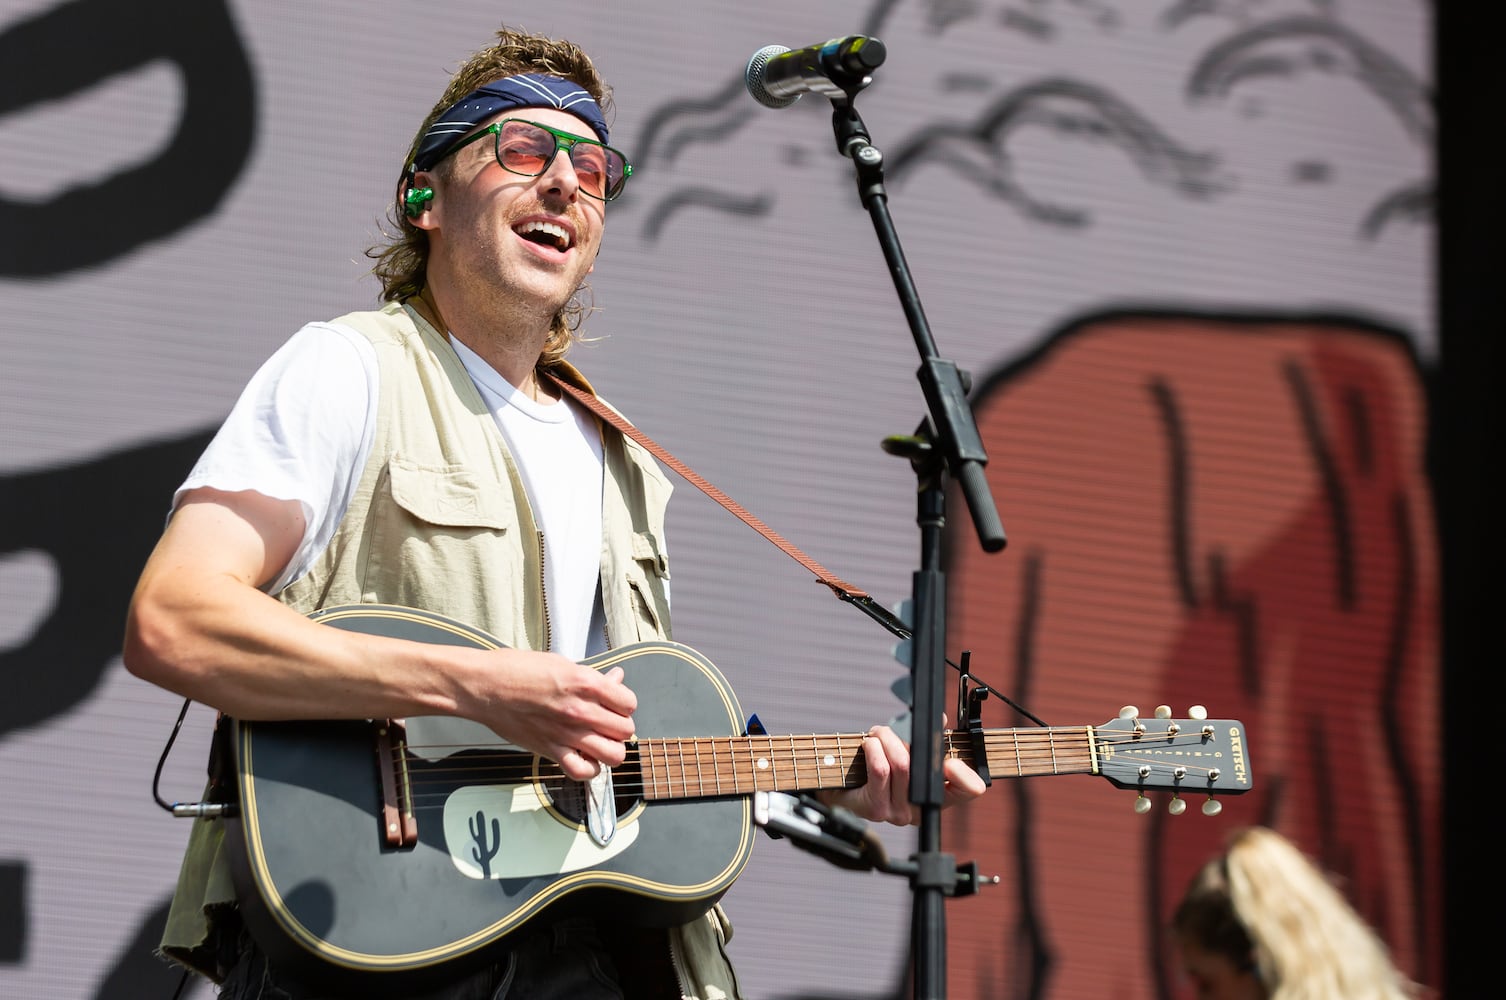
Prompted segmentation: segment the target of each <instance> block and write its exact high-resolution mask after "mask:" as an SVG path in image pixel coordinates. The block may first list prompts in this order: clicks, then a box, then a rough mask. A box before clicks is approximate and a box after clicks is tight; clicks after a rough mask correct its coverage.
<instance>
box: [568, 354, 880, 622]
mask: <svg viewBox="0 0 1506 1000" xmlns="http://www.w3.org/2000/svg"><path fill="white" fill-rule="evenodd" d="M539 375H540V376H543V377H547V378H548V379H549V381H550V382H552V383H553V384H554V385H555V386H557V387H558V388H559V390H560V391H561V392H564V393H566V394H567V395H569V397H570V398H571V399H573V400H575V401H576V402H577V403H579V404H580V405H581V406H584V407H585V408H586V409H588V410H590V411H591V412H592V413H594V414H596V415H597V416H598V417H600V418H601V419H603V420H605V421H606V422H607V423H609V424H611V425H612V426H613V427H615V428H617V429H618V430H619V431H621V432H622V433H623V434H625V435H627V436H628V437H630V438H632V439H633V440H634V441H637V442H638V443H639V444H641V445H643V447H645V448H647V449H648V451H649V454H651V455H653V456H654V457H655V458H657V459H658V460H659V461H661V462H663V463H664V464H665V465H667V466H669V467H670V468H671V469H673V470H674V471H675V472H677V473H679V474H680V475H681V476H684V477H685V479H686V480H687V481H688V482H690V484H691V485H693V486H695V487H696V488H697V489H699V490H700V491H701V492H702V493H704V494H706V495H707V496H708V497H710V498H711V499H713V500H715V501H716V502H717V503H719V504H721V505H722V506H723V507H725V508H727V509H728V510H730V511H731V512H732V513H734V514H736V515H737V516H738V517H739V518H741V519H742V521H743V523H745V524H747V525H748V527H750V528H752V529H753V530H754V531H756V532H758V533H759V534H760V535H762V536H763V537H765V538H767V539H768V540H769V541H771V542H773V543H774V544H775V545H777V546H779V548H780V549H781V550H782V551H783V552H784V553H785V554H786V555H788V556H789V557H790V558H792V559H794V560H795V561H796V562H798V563H799V564H800V565H802V566H804V567H805V568H806V569H808V570H810V571H811V572H812V573H813V574H815V577H816V582H818V583H821V584H825V585H826V586H827V587H830V588H831V590H832V593H834V594H836V595H837V596H838V597H841V598H843V599H845V600H848V601H852V602H854V603H856V604H858V605H860V606H864V605H871V603H872V598H870V597H869V596H868V593H867V592H866V591H862V590H859V589H858V588H856V587H854V586H853V585H852V584H850V583H847V582H845V581H843V580H842V579H840V578H839V577H837V576H836V575H835V574H833V573H832V572H831V570H829V569H827V568H826V567H825V566H822V565H821V564H820V563H818V562H816V560H814V559H812V558H811V557H810V556H808V555H806V554H805V553H804V552H802V551H800V549H799V548H797V547H796V546H795V545H794V544H792V543H791V542H789V541H788V540H786V539H785V537H784V536H783V535H781V534H779V532H777V531H775V530H774V529H773V528H771V527H769V526H768V525H767V524H764V523H763V521H761V520H759V519H758V517H757V516H755V515H754V514H753V513H752V512H751V511H749V510H748V509H747V508H745V507H744V506H743V505H742V504H740V503H738V502H737V501H736V500H734V499H732V498H731V497H729V496H728V495H727V494H725V493H723V492H722V491H721V490H719V489H718V488H716V487H715V486H713V485H711V484H710V483H708V482H707V481H706V480H705V479H702V478H701V476H700V474H699V473H698V472H696V471H695V470H694V469H692V468H690V467H689V466H688V465H686V464H685V463H684V462H682V461H680V460H679V459H678V458H675V457H674V456H673V455H671V454H670V453H669V452H667V451H665V450H664V449H663V448H662V447H661V446H660V445H659V444H658V443H657V442H655V441H654V439H653V438H651V437H649V436H648V435H647V434H645V433H643V432H642V431H640V430H639V429H638V428H636V427H634V426H633V425H632V424H630V423H628V422H627V420H625V419H623V417H622V416H621V415H620V414H619V413H618V412H617V411H616V410H614V409H612V408H611V407H610V406H608V405H607V404H605V403H603V402H602V401H601V400H600V399H597V398H596V397H595V396H593V395H592V394H591V393H589V392H586V391H585V390H584V389H580V388H577V387H576V386H573V385H571V384H569V383H568V382H565V381H563V380H562V379H558V378H555V377H554V376H553V375H550V374H549V373H548V372H547V371H543V370H542V369H541V370H540V371H539ZM865 610H866V609H865ZM869 613H870V614H872V611H869ZM891 630H892V629H891Z"/></svg>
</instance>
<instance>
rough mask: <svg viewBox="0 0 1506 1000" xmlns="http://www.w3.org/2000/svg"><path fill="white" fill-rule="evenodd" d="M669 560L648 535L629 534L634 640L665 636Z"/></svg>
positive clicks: (630, 588)
mask: <svg viewBox="0 0 1506 1000" xmlns="http://www.w3.org/2000/svg"><path fill="white" fill-rule="evenodd" d="M668 581H669V558H668V556H666V555H665V554H664V550H663V549H662V548H661V547H660V545H659V539H658V538H656V537H655V536H654V535H653V534H652V533H651V532H647V531H637V532H634V533H633V562H632V564H631V565H630V566H629V567H628V572H627V582H628V589H629V590H630V591H631V593H632V601H633V616H634V618H635V619H636V620H637V625H638V637H639V638H640V639H644V640H647V639H655V638H659V637H661V636H665V635H667V634H668V630H667V624H668V621H669V618H668V612H669V582H668Z"/></svg>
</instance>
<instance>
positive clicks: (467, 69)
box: [366, 27, 611, 368]
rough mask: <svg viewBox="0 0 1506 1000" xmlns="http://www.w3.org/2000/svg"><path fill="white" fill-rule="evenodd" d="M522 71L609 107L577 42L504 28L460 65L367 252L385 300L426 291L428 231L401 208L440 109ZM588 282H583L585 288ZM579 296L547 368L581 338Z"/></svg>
mask: <svg viewBox="0 0 1506 1000" xmlns="http://www.w3.org/2000/svg"><path fill="white" fill-rule="evenodd" d="M519 73H548V74H550V75H551V76H557V77H560V78H561V79H565V80H570V81H572V82H574V83H577V84H579V85H580V86H581V87H582V88H584V89H585V90H586V92H587V93H589V94H590V95H591V96H592V97H593V98H594V99H595V100H596V103H597V104H599V105H600V106H601V109H602V113H603V114H606V113H608V112H609V111H610V109H611V89H610V88H609V87H608V86H607V85H606V83H605V82H604V81H603V80H602V78H601V75H600V74H599V73H598V72H597V71H596V66H595V64H594V63H592V61H591V57H590V56H588V55H586V53H585V52H584V51H583V50H582V49H581V48H580V46H578V45H576V44H574V43H573V42H568V41H565V40H563V39H556V38H549V37H547V36H544V35H535V34H530V33H528V32H525V31H521V30H514V29H512V28H507V27H503V28H502V29H501V30H500V31H498V32H497V40H496V42H495V43H494V44H492V45H489V46H487V47H486V48H484V49H482V50H480V51H479V52H476V53H473V54H472V55H471V56H470V58H468V59H466V61H465V62H464V63H462V64H461V66H460V68H459V69H458V70H456V71H455V75H454V76H452V77H451V78H450V83H449V86H447V87H446V88H445V91H444V93H443V94H442V95H440V98H439V100H438V101H437V102H436V103H435V105H434V107H433V108H432V109H430V111H429V114H428V115H427V116H426V117H425V118H424V120H423V123H422V124H421V125H420V126H419V128H418V131H417V133H415V134H414V136H413V141H412V143H410V144H409V146H408V153H407V155H406V156H405V157H404V158H403V166H402V171H401V172H400V173H399V174H398V180H397V187H396V197H395V199H394V201H393V204H392V205H391V206H390V207H389V208H388V222H389V224H390V227H389V228H388V229H387V230H385V231H384V232H383V234H382V236H383V240H382V242H380V243H378V244H376V245H375V246H373V247H371V248H369V249H368V250H367V251H366V256H368V257H370V258H372V259H373V260H375V261H376V263H375V264H374V265H373V266H372V269H371V273H372V274H374V275H376V277H377V280H379V281H380V282H381V283H382V300H383V301H384V302H403V301H406V300H408V299H410V298H412V297H414V296H415V295H417V294H418V293H419V292H421V291H423V290H424V286H425V285H426V284H427V283H428V267H429V234H428V233H426V232H424V231H423V230H422V229H419V228H418V227H417V226H415V225H414V224H413V222H412V220H410V219H409V218H408V217H407V215H406V214H405V213H404V212H403V211H402V207H401V206H402V202H403V196H404V195H405V194H406V193H407V190H408V186H409V184H410V182H411V176H410V175H409V173H408V168H409V165H410V164H412V162H413V156H414V154H415V153H416V152H417V150H418V144H419V142H420V141H421V140H422V139H423V136H424V133H425V132H427V131H428V130H429V126H430V125H432V124H433V123H434V120H435V119H436V118H438V117H439V115H440V113H441V112H443V111H444V110H446V109H447V108H449V107H450V106H451V105H453V104H455V103H456V102H457V101H459V100H460V99H461V98H462V97H464V96H465V95H466V94H469V93H470V92H471V91H473V90H475V89H476V88H477V87H480V86H482V85H484V84H487V83H490V82H492V81H493V80H500V79H502V78H503V77H506V76H515V75H517V74H519ZM435 169H436V171H437V172H438V173H439V174H440V176H441V177H444V176H446V172H447V171H448V170H450V169H451V165H450V164H449V162H448V161H445V162H442V163H440V164H439V165H438V166H437V167H436V168H435ZM584 287H585V286H582V289H584ZM588 311H589V310H588V308H587V306H586V305H585V304H584V303H582V302H581V301H580V298H579V296H578V295H577V296H572V297H571V299H570V301H569V302H567V303H565V305H564V306H563V307H561V309H560V310H559V312H557V313H555V315H554V320H553V322H552V323H551V324H550V329H549V339H548V341H546V342H545V344H544V350H543V352H542V353H541V354H540V355H539V365H540V366H541V367H546V368H547V367H549V366H550V365H552V364H554V363H556V362H558V361H560V360H561V359H563V358H564V356H565V352H566V351H567V350H569V348H570V345H571V344H572V343H573V342H574V341H575V339H576V337H577V333H576V331H577V330H579V329H580V324H581V321H582V320H583V319H584V318H585V315H586V313H587V312H588Z"/></svg>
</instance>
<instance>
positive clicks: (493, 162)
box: [419, 108, 606, 315]
mask: <svg viewBox="0 0 1506 1000" xmlns="http://www.w3.org/2000/svg"><path fill="white" fill-rule="evenodd" d="M505 118H517V119H524V120H526V121H531V122H537V123H539V124H540V125H547V126H549V127H551V128H555V129H559V130H560V131H562V132H568V133H571V134H572V135H578V136H584V137H587V138H594V137H595V133H593V132H592V131H591V127H590V126H589V125H587V124H586V123H585V122H584V121H582V120H581V119H579V118H577V117H575V116H574V115H572V114H570V113H569V112H566V111H559V110H556V109H554V108H521V109H512V110H509V111H507V112H505V113H503V114H500V115H498V116H497V117H496V119H494V120H496V121H500V120H502V119H505ZM488 124H490V123H488ZM496 148H497V147H496V143H495V140H494V137H491V136H487V137H486V138H483V139H481V140H480V141H478V142H474V143H471V144H470V145H468V146H466V147H465V148H464V149H461V150H460V151H459V152H457V153H456V154H455V155H454V156H453V157H452V158H451V159H450V161H449V167H448V176H447V177H445V178H444V179H442V180H439V179H437V178H435V177H434V175H423V174H421V175H420V177H419V179H420V181H421V182H423V183H433V184H434V188H435V194H436V197H435V199H434V201H433V203H432V206H433V207H432V208H431V210H430V212H429V213H426V221H427V223H428V225H426V226H425V228H428V229H429V239H430V271H431V273H434V272H436V271H441V270H442V271H443V272H445V273H446V274H447V275H448V276H449V277H450V279H451V280H452V281H453V282H454V284H455V285H456V286H457V287H458V288H459V289H461V290H462V291H463V292H464V293H465V294H467V295H481V296H491V297H495V296H498V295H502V296H507V297H509V298H511V299H513V300H514V301H515V300H516V298H517V297H518V296H523V297H528V298H532V299H534V300H536V301H537V302H538V303H539V304H540V306H541V308H542V309H544V310H545V311H547V312H548V313H549V314H551V315H552V314H553V312H554V311H556V310H557V309H559V308H560V307H561V306H563V305H564V304H565V303H566V302H567V301H568V300H569V298H570V296H571V295H573V294H574V293H575V291H576V289H577V288H579V287H580V285H581V283H582V282H583V281H584V280H585V278H586V275H587V274H589V273H590V271H591V268H592V267H593V265H594V264H595V261H596V253H597V250H598V249H599V248H600V245H601V234H602V226H603V223H604V222H605V208H606V203H605V202H603V201H601V200H600V199H598V198H593V197H591V196H589V195H587V194H585V193H584V192H583V191H581V189H580V181H579V177H578V175H577V173H576V170H575V167H574V166H573V165H572V164H571V162H570V157H569V155H568V154H567V153H566V152H565V151H564V150H560V152H559V153H558V154H556V155H555V157H554V159H553V160H552V161H551V162H550V163H549V166H548V167H547V168H545V170H544V172H543V173H542V174H539V175H538V176H537V177H526V176H523V175H520V174H516V173H512V172H510V171H508V170H505V169H503V167H502V166H501V164H499V163H498V162H497V158H496ZM426 176H427V177H428V178H430V179H429V180H424V178H425V177H426Z"/></svg>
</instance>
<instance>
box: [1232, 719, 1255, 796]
mask: <svg viewBox="0 0 1506 1000" xmlns="http://www.w3.org/2000/svg"><path fill="white" fill-rule="evenodd" d="M1229 756H1231V757H1233V758H1234V780H1235V781H1237V782H1239V783H1240V784H1241V785H1248V784H1249V783H1250V773H1249V771H1248V770H1247V769H1246V768H1245V745H1244V741H1243V740H1242V739H1240V736H1239V727H1238V726H1230V727H1229Z"/></svg>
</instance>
